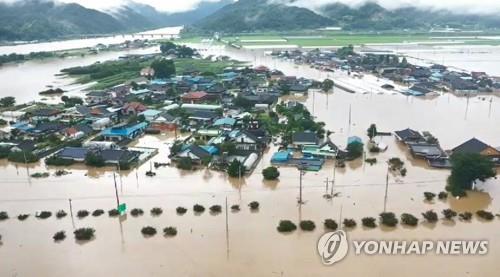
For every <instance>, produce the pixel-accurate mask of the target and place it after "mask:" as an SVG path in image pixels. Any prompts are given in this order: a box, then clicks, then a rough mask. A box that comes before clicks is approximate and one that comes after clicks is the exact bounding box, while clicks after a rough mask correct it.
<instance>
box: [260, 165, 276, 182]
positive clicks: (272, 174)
mask: <svg viewBox="0 0 500 277" xmlns="http://www.w3.org/2000/svg"><path fill="white" fill-rule="evenodd" d="M262 176H264V179H265V180H276V179H278V178H279V177H280V172H279V171H278V168H277V167H274V166H270V167H268V168H265V169H263V170H262Z"/></svg>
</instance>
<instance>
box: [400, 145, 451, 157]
mask: <svg viewBox="0 0 500 277" xmlns="http://www.w3.org/2000/svg"><path fill="white" fill-rule="evenodd" d="M408 148H409V149H410V152H411V154H412V155H413V156H414V157H416V158H424V159H428V160H432V159H438V158H441V157H444V156H445V153H444V151H443V150H442V149H441V147H440V146H439V145H437V144H423V143H409V144H408Z"/></svg>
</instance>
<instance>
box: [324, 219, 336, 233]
mask: <svg viewBox="0 0 500 277" xmlns="http://www.w3.org/2000/svg"><path fill="white" fill-rule="evenodd" d="M323 225H324V226H325V228H326V229H328V230H332V231H335V230H337V228H338V227H339V225H338V224H337V222H336V221H335V220H333V219H330V218H328V219H325V222H324V223H323Z"/></svg>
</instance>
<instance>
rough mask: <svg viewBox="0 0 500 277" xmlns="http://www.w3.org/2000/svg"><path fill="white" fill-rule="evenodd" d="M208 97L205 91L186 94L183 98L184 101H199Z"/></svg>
mask: <svg viewBox="0 0 500 277" xmlns="http://www.w3.org/2000/svg"><path fill="white" fill-rule="evenodd" d="M206 96H207V93H206V92H204V91H194V92H189V93H186V94H184V95H183V96H182V99H186V100H197V99H203V98H205V97H206Z"/></svg>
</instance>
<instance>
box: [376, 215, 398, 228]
mask: <svg viewBox="0 0 500 277" xmlns="http://www.w3.org/2000/svg"><path fill="white" fill-rule="evenodd" d="M398 222H399V221H398V219H397V218H396V215H395V214H394V213H392V212H384V213H381V214H380V223H381V224H383V225H385V226H388V227H395V226H396V225H398Z"/></svg>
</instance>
